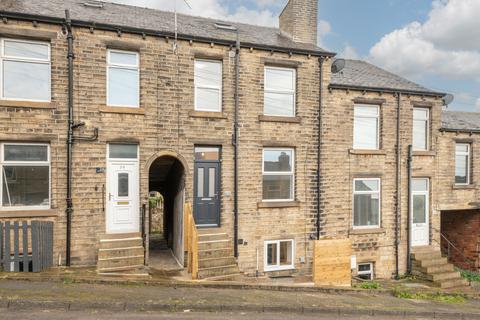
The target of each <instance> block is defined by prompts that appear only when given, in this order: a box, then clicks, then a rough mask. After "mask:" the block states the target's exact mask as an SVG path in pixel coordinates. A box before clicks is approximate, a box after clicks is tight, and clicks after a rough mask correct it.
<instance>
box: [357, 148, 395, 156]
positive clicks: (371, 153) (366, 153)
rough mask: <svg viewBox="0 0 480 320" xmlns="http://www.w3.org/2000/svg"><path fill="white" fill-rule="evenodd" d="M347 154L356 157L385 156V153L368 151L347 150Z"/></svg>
mask: <svg viewBox="0 0 480 320" xmlns="http://www.w3.org/2000/svg"><path fill="white" fill-rule="evenodd" d="M348 153H350V154H358V155H379V156H386V155H387V152H386V151H383V150H368V149H349V150H348Z"/></svg>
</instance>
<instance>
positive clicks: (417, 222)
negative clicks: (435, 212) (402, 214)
mask: <svg viewBox="0 0 480 320" xmlns="http://www.w3.org/2000/svg"><path fill="white" fill-rule="evenodd" d="M428 186H429V180H428V179H424V178H421V179H412V199H411V217H410V219H411V220H410V221H411V237H412V239H411V242H412V243H411V244H412V246H413V247H415V246H427V245H429V243H430V226H429V212H430V210H429V196H428V194H429V188H428Z"/></svg>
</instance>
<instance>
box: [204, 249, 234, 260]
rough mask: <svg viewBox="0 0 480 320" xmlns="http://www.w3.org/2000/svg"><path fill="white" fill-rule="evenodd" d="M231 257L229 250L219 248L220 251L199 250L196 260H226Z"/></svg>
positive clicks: (230, 250)
mask: <svg viewBox="0 0 480 320" xmlns="http://www.w3.org/2000/svg"><path fill="white" fill-rule="evenodd" d="M232 255H233V252H232V249H231V248H221V249H208V250H199V251H198V258H199V259H209V258H228V257H231V256H232Z"/></svg>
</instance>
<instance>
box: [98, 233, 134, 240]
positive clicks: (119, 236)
mask: <svg viewBox="0 0 480 320" xmlns="http://www.w3.org/2000/svg"><path fill="white" fill-rule="evenodd" d="M100 238H101V239H105V240H109V239H125V238H142V234H141V233H140V232H130V233H108V234H107V233H106V234H102V235H101V236H100Z"/></svg>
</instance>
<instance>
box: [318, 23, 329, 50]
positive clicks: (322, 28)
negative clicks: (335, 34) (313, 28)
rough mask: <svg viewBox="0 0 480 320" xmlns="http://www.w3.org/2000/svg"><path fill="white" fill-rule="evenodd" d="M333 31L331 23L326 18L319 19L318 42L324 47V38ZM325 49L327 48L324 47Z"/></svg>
mask: <svg viewBox="0 0 480 320" xmlns="http://www.w3.org/2000/svg"><path fill="white" fill-rule="evenodd" d="M330 32H332V27H331V26H330V23H328V21H325V20H319V21H318V27H317V43H318V45H319V46H320V47H324V46H325V45H324V44H323V39H324V38H325V37H326V36H327V35H328V34H329V33H330ZM324 49H325V48H324Z"/></svg>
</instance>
